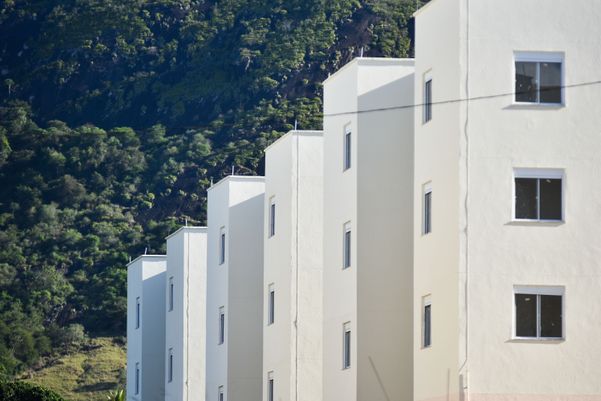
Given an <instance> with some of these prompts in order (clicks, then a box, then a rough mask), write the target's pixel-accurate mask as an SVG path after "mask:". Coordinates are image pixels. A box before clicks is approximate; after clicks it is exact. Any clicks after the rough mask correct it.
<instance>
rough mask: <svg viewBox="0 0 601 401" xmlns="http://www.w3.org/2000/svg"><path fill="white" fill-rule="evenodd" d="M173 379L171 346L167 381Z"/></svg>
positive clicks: (168, 357)
mask: <svg viewBox="0 0 601 401" xmlns="http://www.w3.org/2000/svg"><path fill="white" fill-rule="evenodd" d="M172 381H173V348H169V352H168V356H167V382H169V383H171V382H172Z"/></svg>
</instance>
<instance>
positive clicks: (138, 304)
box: [136, 297, 140, 329]
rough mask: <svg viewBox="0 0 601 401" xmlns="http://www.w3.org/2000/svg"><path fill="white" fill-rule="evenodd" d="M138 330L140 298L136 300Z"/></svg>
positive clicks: (137, 325) (137, 324)
mask: <svg viewBox="0 0 601 401" xmlns="http://www.w3.org/2000/svg"><path fill="white" fill-rule="evenodd" d="M139 328H140V297H137V298H136V329H139Z"/></svg>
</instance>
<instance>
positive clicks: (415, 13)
mask: <svg viewBox="0 0 601 401" xmlns="http://www.w3.org/2000/svg"><path fill="white" fill-rule="evenodd" d="M434 2H436V0H430V1H429V2H427V3H426V4H425V5H423V6H421V7H420V8H418V9H417V10H416V11H415V12H414V13H413V17H417V15H418V14H421V13H422V11H424V10H425V9H426V8H428V7H430V4H432V3H434Z"/></svg>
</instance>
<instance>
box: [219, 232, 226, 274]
mask: <svg viewBox="0 0 601 401" xmlns="http://www.w3.org/2000/svg"><path fill="white" fill-rule="evenodd" d="M224 263H225V227H221V228H220V229H219V264H220V265H222V264H224Z"/></svg>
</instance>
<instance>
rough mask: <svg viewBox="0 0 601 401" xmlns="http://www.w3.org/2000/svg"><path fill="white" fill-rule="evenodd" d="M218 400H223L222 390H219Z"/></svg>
mask: <svg viewBox="0 0 601 401" xmlns="http://www.w3.org/2000/svg"><path fill="white" fill-rule="evenodd" d="M219 401H223V390H221V389H220V390H219Z"/></svg>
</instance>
